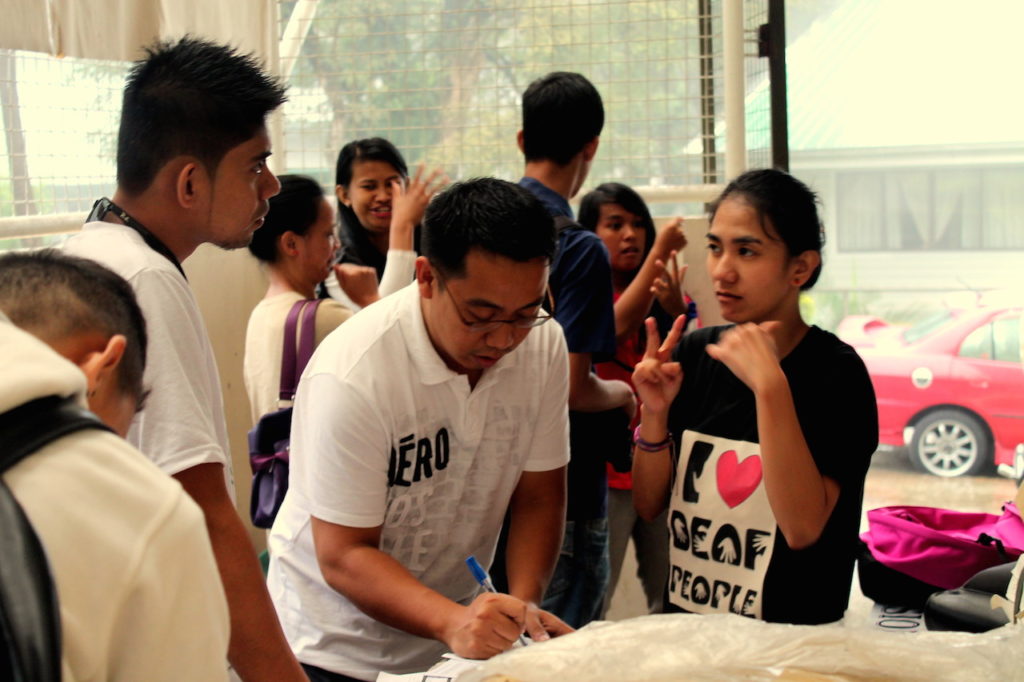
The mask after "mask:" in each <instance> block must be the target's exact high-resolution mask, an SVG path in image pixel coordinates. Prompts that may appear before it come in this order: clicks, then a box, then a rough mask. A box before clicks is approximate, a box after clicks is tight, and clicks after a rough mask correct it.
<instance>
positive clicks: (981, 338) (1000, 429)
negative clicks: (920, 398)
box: [953, 310, 1024, 452]
mask: <svg viewBox="0 0 1024 682" xmlns="http://www.w3.org/2000/svg"><path fill="white" fill-rule="evenodd" d="M1020 325H1021V322H1020V311H1019V310H1013V311H1008V312H1004V313H1000V314H997V315H995V316H994V317H992V318H990V319H989V320H988V322H986V323H985V324H983V325H981V326H979V327H978V328H977V329H975V330H974V331H973V332H971V333H970V334H968V335H967V336H966V337H965V338H964V341H963V343H962V344H961V345H960V350H959V353H958V355H957V358H956V361H955V362H954V369H953V374H954V377H955V378H956V382H957V384H958V385H959V386H960V389H959V390H960V391H961V393H960V397H959V402H961V403H962V404H963V405H965V406H966V407H969V408H971V409H972V410H974V411H975V412H977V413H978V414H980V415H981V417H982V418H983V419H984V420H985V422H986V423H988V425H989V427H990V428H991V429H992V434H993V436H994V437H995V441H996V447H997V450H1004V451H1005V450H1009V451H1011V452H1012V450H1013V448H1014V447H1015V446H1016V445H1017V443H1020V442H1024V367H1022V365H1021V346H1020Z"/></svg>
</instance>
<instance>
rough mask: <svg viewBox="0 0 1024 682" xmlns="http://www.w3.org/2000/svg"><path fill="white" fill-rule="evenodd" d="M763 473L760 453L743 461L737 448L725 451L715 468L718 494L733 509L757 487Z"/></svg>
mask: <svg viewBox="0 0 1024 682" xmlns="http://www.w3.org/2000/svg"><path fill="white" fill-rule="evenodd" d="M761 473H762V472H761V456H760V455H750V456H749V457H747V458H746V459H744V460H743V461H742V462H741V461H739V457H738V456H737V455H736V451H735V450H729V451H727V452H723V453H722V456H721V457H719V458H718V466H717V467H716V470H715V476H716V478H717V480H718V494H719V495H721V496H722V499H723V500H724V501H725V503H726V504H727V505H729V508H730V509H732V508H733V507H736V506H737V505H739V504H740V503H741V502H743V500H745V499H747V498H748V497H750V494H751V493H752V492H754V490H756V489H757V486H758V485H760V483H761Z"/></svg>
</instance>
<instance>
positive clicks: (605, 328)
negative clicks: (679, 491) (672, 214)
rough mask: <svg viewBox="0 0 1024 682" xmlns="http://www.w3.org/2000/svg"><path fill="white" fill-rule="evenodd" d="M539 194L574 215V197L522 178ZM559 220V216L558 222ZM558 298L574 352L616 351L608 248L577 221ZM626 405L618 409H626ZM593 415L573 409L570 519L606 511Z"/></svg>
mask: <svg viewBox="0 0 1024 682" xmlns="http://www.w3.org/2000/svg"><path fill="white" fill-rule="evenodd" d="M519 185H520V186H521V187H524V188H526V189H527V190H529V191H530V192H531V193H532V194H533V195H534V196H536V197H537V198H538V199H540V201H541V203H543V204H544V206H545V207H546V208H547V209H548V213H550V214H551V215H552V216H555V217H556V218H557V217H560V216H564V217H566V218H572V209H571V208H570V207H569V202H568V201H566V200H565V198H564V197H562V196H561V195H559V194H558V193H557V192H554V191H553V190H551V188H549V187H546V186H545V185H544V184H542V183H540V182H538V181H537V180H535V179H533V178H523V179H522V180H520V181H519ZM556 222H557V221H556ZM548 284H549V286H550V289H551V297H552V298H553V299H554V301H555V319H556V320H558V324H560V325H562V330H563V331H564V333H565V343H566V346H567V347H568V348H569V352H570V353H589V354H590V357H591V361H592V362H603V361H605V360H610V359H611V358H613V357H614V356H615V309H614V307H613V301H614V297H613V295H612V268H611V263H610V262H609V259H608V250H607V249H606V248H605V246H604V243H603V242H602V241H601V239H600V237H598V236H597V235H596V234H594V233H593V232H591V231H589V230H587V229H584V228H583V227H582V226H581V225H579V224H578V223H569V224H567V225H561V226H560V229H559V232H558V252H557V253H556V254H555V259H554V261H553V262H552V263H551V274H550V275H549V276H548ZM621 411H622V410H619V412H621ZM593 416H594V415H585V414H582V413H579V412H570V413H569V430H570V440H571V446H570V449H571V459H570V461H569V471H568V500H567V504H566V518H568V519H570V520H587V519H595V518H602V517H604V516H606V515H607V506H606V500H607V483H606V479H605V452H604V451H603V447H602V446H606V445H607V444H601V445H598V446H596V447H595V445H594V444H593V443H592V442H591V439H588V435H593V434H595V433H596V432H595V431H594V429H593V428H592V426H591V425H590V424H592V422H590V421H588V420H589V418H591V417H593Z"/></svg>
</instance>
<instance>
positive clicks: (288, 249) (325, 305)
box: [243, 175, 377, 423]
mask: <svg viewBox="0 0 1024 682" xmlns="http://www.w3.org/2000/svg"><path fill="white" fill-rule="evenodd" d="M279 180H280V181H281V192H280V193H279V194H277V195H276V196H274V197H272V198H271V199H270V211H269V212H268V213H267V216H266V218H264V221H263V226H262V227H261V228H260V229H258V230H256V232H255V233H254V234H253V238H252V241H251V242H250V243H249V251H250V252H251V253H252V254H253V255H254V256H256V258H257V259H259V261H260V262H261V263H262V264H263V265H264V266H265V268H266V272H267V278H268V280H269V284H268V286H267V293H266V295H265V296H264V297H263V300H261V301H260V302H259V303H258V304H256V307H255V308H254V309H253V311H252V314H251V315H250V317H249V325H248V327H247V328H246V332H245V358H244V360H243V371H244V378H245V390H246V392H247V393H248V394H249V405H250V407H251V412H252V420H253V423H256V421H258V420H259V418H260V417H261V416H263V415H265V414H267V413H269V412H273V411H274V410H276V409H278V408H279V407H283V405H281V404H279V403H280V399H279V395H278V394H279V392H280V382H281V353H282V349H283V345H284V344H283V338H284V327H285V320H286V318H287V317H288V313H289V311H291V309H292V307H293V306H294V305H295V304H296V303H297V302H301V301H304V300H309V299H314V298H316V293H315V292H316V288H317V286H318V285H319V284H320V283H321V282H323V281H324V280H325V279H326V278H327V277H328V276H329V275H330V274H331V270H332V266H333V264H334V258H335V255H336V254H337V251H338V247H339V246H340V244H339V242H338V238H337V236H336V235H335V232H334V211H333V210H332V208H331V204H330V203H328V201H327V199H326V198H325V197H324V192H323V189H322V188H321V187H320V185H319V183H317V181H316V180H314V179H313V178H309V177H306V176H303V175H281V176H279ZM362 270H363V273H362V277H361V278H358V281H357V278H356V277H355V276H354V273H353V276H351V277H349V279H348V281H347V283H346V284H347V286H349V287H357V286H358V287H361V288H360V289H359V290H360V291H361V292H363V294H364V295H365V296H367V297H372V298H375V297H376V293H377V276H376V273H375V272H374V271H373V269H372V268H362ZM351 316H352V311H351V310H349V309H348V308H347V307H345V306H343V305H341V304H340V303H338V302H337V301H334V300H331V299H324V300H323V301H322V302H321V303H320V305H319V307H318V308H317V310H316V322H315V330H316V331H315V337H314V343H313V345H314V347H315V346H316V345H319V343H320V341H322V340H323V339H324V337H325V336H327V334H329V333H330V332H332V331H333V330H334V329H335V328H336V327H337V326H338V325H340V324H341V323H342V322H344V321H345V320H347V319H348V318H349V317H351ZM299 333H301V328H300V329H299Z"/></svg>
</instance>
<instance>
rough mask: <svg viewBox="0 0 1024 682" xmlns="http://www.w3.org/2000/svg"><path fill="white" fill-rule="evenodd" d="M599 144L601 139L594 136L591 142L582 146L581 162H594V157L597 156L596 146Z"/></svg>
mask: <svg viewBox="0 0 1024 682" xmlns="http://www.w3.org/2000/svg"><path fill="white" fill-rule="evenodd" d="M600 142H601V137H600V136H596V137H595V138H594V139H593V140H591V141H590V142H588V143H586V144H585V145H583V160H584V161H586V162H588V163H589V162H591V161H593V160H594V157H595V156H597V147H598V144H599V143H600Z"/></svg>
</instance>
